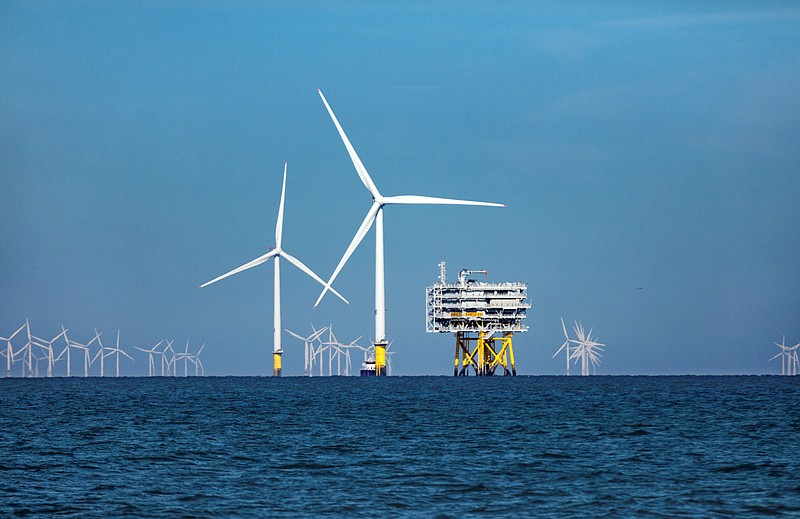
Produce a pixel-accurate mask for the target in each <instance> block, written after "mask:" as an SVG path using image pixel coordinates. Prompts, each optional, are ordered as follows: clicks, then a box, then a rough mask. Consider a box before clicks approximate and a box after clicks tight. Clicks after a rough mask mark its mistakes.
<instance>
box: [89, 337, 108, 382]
mask: <svg viewBox="0 0 800 519" xmlns="http://www.w3.org/2000/svg"><path fill="white" fill-rule="evenodd" d="M101 335H103V334H102V333H100V332H98V331H97V328H95V330H94V339H92V341H95V340H96V341H97V344H98V345H99V346H100V349H99V350H98V351H97V353H96V354H95V356H94V358H92V364H94V361H96V360H97V359H98V358H99V359H100V376H101V377H104V376H105V371H106V361H105V359H106V355H105V353H104V351H105V350H107V349H110V348H106V347H105V346H103V341H102V340H101V339H100V336H101Z"/></svg>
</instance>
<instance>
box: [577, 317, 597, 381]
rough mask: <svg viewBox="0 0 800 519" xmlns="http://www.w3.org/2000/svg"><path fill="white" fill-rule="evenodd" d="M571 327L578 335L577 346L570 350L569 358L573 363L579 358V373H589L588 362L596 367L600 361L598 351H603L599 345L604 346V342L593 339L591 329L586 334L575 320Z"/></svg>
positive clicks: (580, 324) (581, 325)
mask: <svg viewBox="0 0 800 519" xmlns="http://www.w3.org/2000/svg"><path fill="white" fill-rule="evenodd" d="M573 329H574V330H575V334H576V335H577V336H578V346H577V348H575V349H574V350H573V351H572V355H571V356H570V357H569V358H570V359H574V360H575V363H577V362H578V359H580V361H581V375H583V376H586V375H588V374H589V363H591V365H592V368H596V366H597V364H599V363H600V353H598V352H602V351H603V348H602V347H601V346H605V344H603V343H601V342H597V341H593V340H592V329H590V330H589V333H588V334H587V333H586V331H585V329H584V327H583V324H582V323H579V322H576V323H575V326H574V327H573ZM573 342H574V341H573ZM595 350H597V351H595Z"/></svg>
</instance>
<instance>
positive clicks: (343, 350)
mask: <svg viewBox="0 0 800 519" xmlns="http://www.w3.org/2000/svg"><path fill="white" fill-rule="evenodd" d="M311 331H312V333H311V335H309V336H307V337H303V336H302V335H300V334H298V333H295V332H293V331H291V330H286V332H288V333H289V335H291V336H292V337H295V338H297V339H300V340H301V341H303V343H304V344H305V350H304V365H303V373H304V374H305V376H307V377H313V376H315V374H317V371H318V376H320V377H322V376H325V360H326V357H327V361H328V376H334V364H335V365H336V373H335V375H336V376H345V377H348V376H350V370H351V369H352V367H353V361H352V358H351V352H352V351H353V350H359V351H361V352H362V353H363V355H364V362H366V361H367V358H368V357H369V356H371V355H374V353H375V346H373V345H370V346H366V347H365V346H361V345H360V344H358V341H359V340H361V337H359V338H357V339H355V340H354V341H350V342H339V340H337V339H336V335H334V333H333V326H324V327H322V328H320V329H319V330H317V329H316V328H315V327H314V325H311ZM325 332H328V333H327V339H325V338H324V337H325V335H326V334H325ZM389 348H391V344H390V345H389V346H387V350H388V349H389ZM394 353H395V352H393V351H387V352H386V360H387V369H386V374H387V375H391V374H392V356H393V355H394Z"/></svg>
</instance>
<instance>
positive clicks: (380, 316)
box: [314, 89, 505, 375]
mask: <svg viewBox="0 0 800 519" xmlns="http://www.w3.org/2000/svg"><path fill="white" fill-rule="evenodd" d="M317 92H319V96H320V97H321V98H322V102H323V103H324V104H325V108H326V109H327V110H328V114H329V115H330V116H331V119H332V120H333V124H334V125H335V126H336V129H337V130H338V132H339V136H340V137H341V138H342V141H343V142H344V146H345V148H347V153H348V154H349V155H350V160H351V161H352V162H353V166H355V168H356V173H358V178H360V179H361V182H362V183H363V184H364V187H366V188H367V190H368V191H369V193H370V194H371V195H372V205H371V206H370V209H369V211H368V212H367V216H366V217H365V218H364V221H363V222H362V223H361V226H360V227H359V228H358V231H356V234H355V236H354V237H353V240H352V241H351V242H350V245H349V246H348V247H347V250H346V251H345V253H344V255H343V256H342V259H341V260H340V261H339V264H338V265H337V266H336V269H335V270H334V271H333V274H331V277H330V279H328V282H327V283H325V288H324V289H323V290H322V293H321V294H320V295H319V297H318V298H317V302H316V303H315V304H314V307H316V306H317V305H319V303H320V301H321V300H322V298H323V297H324V296H325V293H326V292H327V291H328V290H333V289H332V288H331V285H332V284H333V282H334V280H335V279H336V277H337V276H338V275H339V272H340V271H341V270H342V267H344V264H345V263H347V260H348V259H349V258H350V255H351V254H353V252H354V251H355V250H356V248H357V247H358V245H359V244H360V243H361V240H363V239H364V236H365V235H366V234H367V232H369V230H370V228H371V227H372V224H373V223H375V342H374V345H375V372H376V374H378V375H383V374H385V368H386V346H387V345H388V341H387V340H386V292H385V282H384V268H383V267H384V265H383V257H384V254H383V208H384V206H387V205H419V204H425V205H428V204H435V205H478V206H489V207H505V204H496V203H491V202H473V201H468V200H453V199H449V198H434V197H430V196H418V195H400V196H383V195H382V194H381V193H380V191H378V188H377V187H376V186H375V183H374V182H373V181H372V178H370V176H369V173H367V169H366V168H365V167H364V164H363V163H362V162H361V159H360V158H359V157H358V154H357V153H356V151H355V149H354V148H353V145H352V144H350V140H349V139H348V138H347V135H345V133H344V130H343V129H342V126H341V125H340V124H339V120H338V119H337V118H336V116H335V115H334V113H333V110H332V109H331V107H330V105H329V104H328V101H327V100H326V99H325V96H324V95H323V94H322V91H321V90H319V89H318V90H317Z"/></svg>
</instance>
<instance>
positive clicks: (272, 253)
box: [200, 249, 278, 288]
mask: <svg viewBox="0 0 800 519" xmlns="http://www.w3.org/2000/svg"><path fill="white" fill-rule="evenodd" d="M277 254H278V250H277V249H276V250H271V251H269V252H268V253H266V254H264V255H263V256H259V257H258V258H256V259H254V260H253V261H251V262H248V263H245V264H244V265H242V266H241V267H237V268H235V269H233V270H231V271H230V272H228V273H226V274H223V275H221V276H219V277H217V278H214V279H212V280H211V281H209V282H207V283H203V284H202V285H200V288H204V287H207V286H208V285H210V284H212V283H216V282H217V281H219V280H221V279H225V278H226V277H228V276H232V275H234V274H238V273H239V272H242V271H243V270H247V269H250V268H253V267H257V266H258V265H261V264H262V263H264V262H265V261H267V260H268V259H270V258H271V257H273V256H276V255H277Z"/></svg>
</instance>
